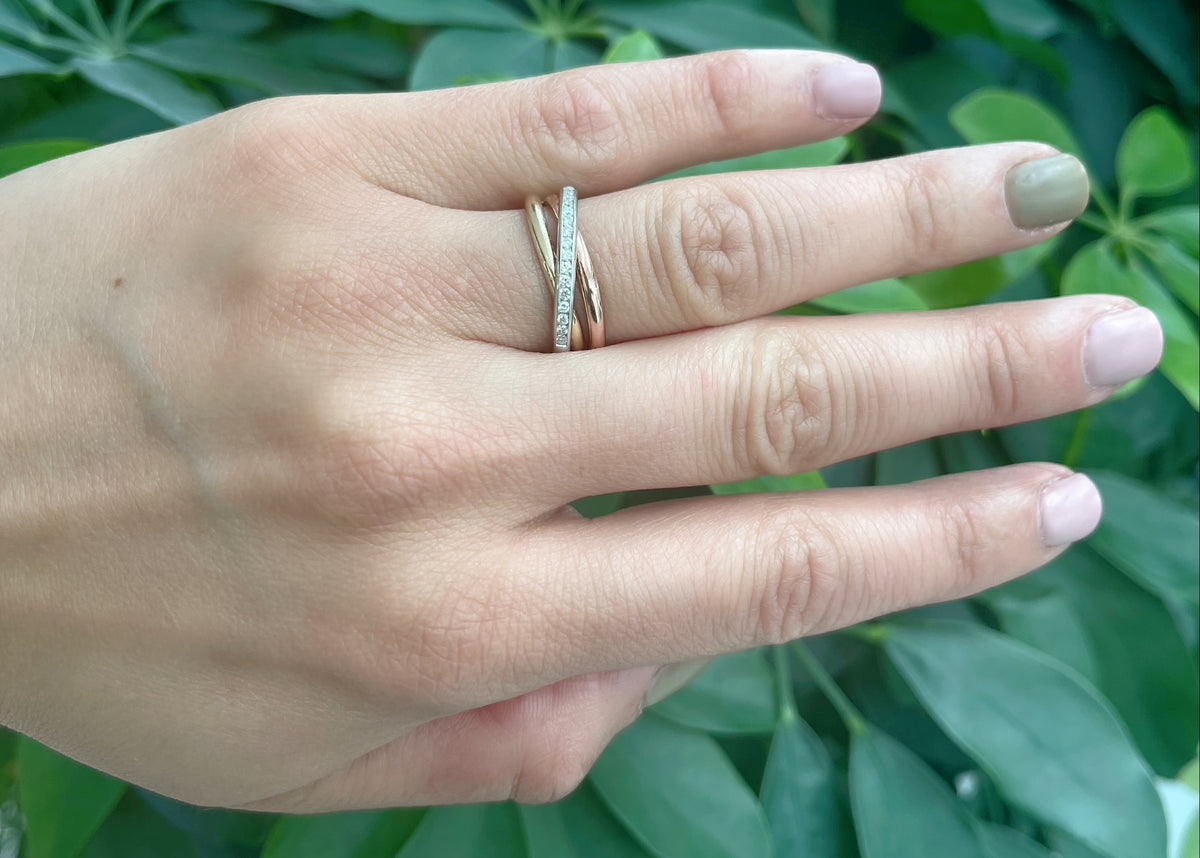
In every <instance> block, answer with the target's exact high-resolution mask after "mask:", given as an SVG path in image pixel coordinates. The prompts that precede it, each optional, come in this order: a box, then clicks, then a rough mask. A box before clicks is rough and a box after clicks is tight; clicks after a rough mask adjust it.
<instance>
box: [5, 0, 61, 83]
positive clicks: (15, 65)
mask: <svg viewBox="0 0 1200 858" xmlns="http://www.w3.org/2000/svg"><path fill="white" fill-rule="evenodd" d="M0 14H2V12H0ZM56 71H58V68H57V66H55V65H54V63H52V62H50V61H49V60H44V59H42V58H41V57H39V56H38V55H37V54H31V53H30V52H29V51H23V50H21V49H20V48H18V47H15V46H13V45H10V44H8V43H7V42H0V77H9V76H10V75H18V74H54V73H55V72H56Z"/></svg>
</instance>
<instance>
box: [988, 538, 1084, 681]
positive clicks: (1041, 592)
mask: <svg viewBox="0 0 1200 858" xmlns="http://www.w3.org/2000/svg"><path fill="white" fill-rule="evenodd" d="M1067 554H1068V555H1069V556H1071V557H1074V556H1076V555H1077V554H1078V551H1077V550H1072V551H1069V552H1067ZM979 598H980V600H981V601H983V602H984V603H986V604H987V606H988V607H989V608H991V609H992V611H993V612H995V614H996V616H997V618H998V619H999V620H1000V627H1001V628H1002V629H1003V630H1004V632H1005V634H1007V635H1009V636H1011V637H1014V638H1016V639H1017V640H1019V641H1021V642H1022V643H1026V644H1029V645H1030V646H1031V647H1034V648H1035V649H1039V650H1041V651H1042V652H1044V653H1046V655H1049V656H1051V657H1053V658H1055V659H1057V660H1058V661H1060V662H1062V663H1063V664H1065V665H1067V666H1068V667H1070V668H1071V669H1073V670H1074V671H1076V672H1077V673H1078V674H1079V675H1080V676H1082V677H1083V678H1084V679H1086V680H1088V681H1089V682H1091V683H1092V684H1093V685H1098V684H1099V681H1100V673H1099V670H1098V668H1097V667H1096V663H1095V658H1094V656H1093V653H1092V641H1091V637H1090V635H1089V634H1088V628H1087V624H1086V622H1085V618H1084V617H1083V616H1081V615H1080V613H1079V610H1078V608H1077V606H1076V602H1075V600H1074V599H1073V598H1072V597H1071V593H1070V592H1068V591H1065V590H1064V589H1063V588H1062V587H1061V586H1059V587H1055V586H1053V585H1052V584H1050V583H1049V582H1048V581H1047V575H1046V573H1045V572H1044V571H1040V572H1037V573H1035V574H1034V575H1031V576H1029V577H1027V578H1019V579H1017V580H1015V581H1011V582H1009V583H1008V584H1005V585H1004V586H1002V587H997V588H996V589H994V590H990V591H988V592H986V593H982V594H981V595H980V596H979Z"/></svg>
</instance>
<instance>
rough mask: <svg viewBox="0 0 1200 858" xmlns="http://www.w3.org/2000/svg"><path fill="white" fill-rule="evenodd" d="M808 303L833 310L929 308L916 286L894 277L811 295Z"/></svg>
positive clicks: (856, 311) (882, 311)
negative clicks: (825, 293) (812, 296)
mask: <svg viewBox="0 0 1200 858" xmlns="http://www.w3.org/2000/svg"><path fill="white" fill-rule="evenodd" d="M808 303H810V304H813V305H815V306H817V307H820V308H821V309H823V310H832V311H833V312H835V313H897V312H901V311H905V310H928V309H929V305H928V304H926V303H925V301H924V300H923V299H922V298H921V296H920V295H918V294H917V292H916V290H914V289H913V288H912V287H911V286H909V285H908V284H907V283H905V282H904V281H903V280H900V279H898V278H895V277H889V278H888V279H887V280H876V281H875V282H874V283H863V284H862V285H861V286H851V287H850V288H849V289H842V290H841V291H838V292H831V293H829V294H828V295H822V296H820V297H818V298H813V299H812V300H811V301H809V302H808Z"/></svg>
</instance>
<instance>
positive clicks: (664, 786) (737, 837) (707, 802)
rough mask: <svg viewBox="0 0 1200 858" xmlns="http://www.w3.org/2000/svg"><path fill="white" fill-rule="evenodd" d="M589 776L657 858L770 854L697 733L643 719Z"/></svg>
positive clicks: (725, 761) (740, 790)
mask: <svg viewBox="0 0 1200 858" xmlns="http://www.w3.org/2000/svg"><path fill="white" fill-rule="evenodd" d="M590 777H591V782H592V784H593V785H594V786H595V787H596V791H597V792H598V793H599V794H600V797H601V798H602V799H603V800H604V803H605V804H607V805H608V806H609V807H610V808H611V809H612V811H613V813H614V814H615V815H616V817H617V818H618V819H620V820H621V822H622V823H624V825H625V827H626V828H627V829H629V832H630V833H631V834H632V835H633V836H634V837H635V838H637V840H639V841H640V842H641V843H642V844H643V845H644V846H645V847H646V848H647V849H648V850H649V851H650V852H652V853H654V854H655V855H656V856H658V858H770V856H771V854H772V850H771V835H770V831H769V830H768V828H767V820H766V816H765V815H764V813H763V809H762V806H761V805H759V803H758V800H757V799H756V798H755V796H754V793H752V792H751V791H750V788H749V787H748V786H747V785H746V782H745V781H744V780H742V776H741V775H739V774H738V773H737V770H736V769H734V767H733V764H732V763H730V762H729V758H728V757H727V756H725V753H724V752H723V751H722V750H721V748H720V746H718V745H717V743H716V742H715V741H714V740H713V739H712V738H711V737H710V736H706V735H705V734H703V733H697V732H694V731H692V730H685V729H682V728H676V727H672V726H670V725H669V724H667V723H666V722H664V721H662V720H659V719H656V718H654V716H643V717H642V718H641V719H639V720H638V721H637V722H636V723H634V724H633V726H631V727H629V728H627V729H626V730H625V731H624V732H622V733H620V734H619V735H618V736H617V737H616V738H615V739H614V740H613V742H612V744H611V745H609V747H608V749H607V750H606V751H605V752H604V753H603V754H601V756H600V759H599V760H598V761H597V762H596V765H595V767H594V768H593V769H592V773H591V775H590ZM403 858H408V856H403Z"/></svg>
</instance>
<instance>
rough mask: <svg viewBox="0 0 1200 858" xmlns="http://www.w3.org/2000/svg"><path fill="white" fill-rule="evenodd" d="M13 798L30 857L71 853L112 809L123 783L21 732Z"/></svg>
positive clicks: (66, 857)
mask: <svg viewBox="0 0 1200 858" xmlns="http://www.w3.org/2000/svg"><path fill="white" fill-rule="evenodd" d="M17 784H18V787H17V789H18V793H17V800H18V804H19V805H20V807H21V813H23V814H24V815H25V825H26V827H27V828H26V836H27V837H28V839H29V855H30V858H76V856H77V855H79V854H80V852H82V851H83V847H85V846H87V844H88V841H89V840H91V839H92V836H93V835H94V834H95V833H96V830H97V829H98V828H99V827H100V824H101V823H102V822H104V820H105V819H106V818H107V817H108V815H109V814H110V813H112V811H113V808H115V807H116V806H117V802H118V801H120V800H121V793H123V792H124V791H125V784H123V783H121V782H120V781H118V780H116V779H115V778H111V777H109V776H108V775H106V774H103V773H102V772H98V771H96V770H95V769H91V768H88V767H87V766H83V765H80V764H79V763H77V762H75V761H74V760H72V759H69V758H67V757H64V756H63V755H62V754H59V753H57V752H55V751H52V750H50V749H49V748H47V747H46V746H45V745H42V744H40V743H38V742H35V741H33V739H30V738H28V737H26V736H22V737H21V738H20V739H19V740H18V744H17Z"/></svg>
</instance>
